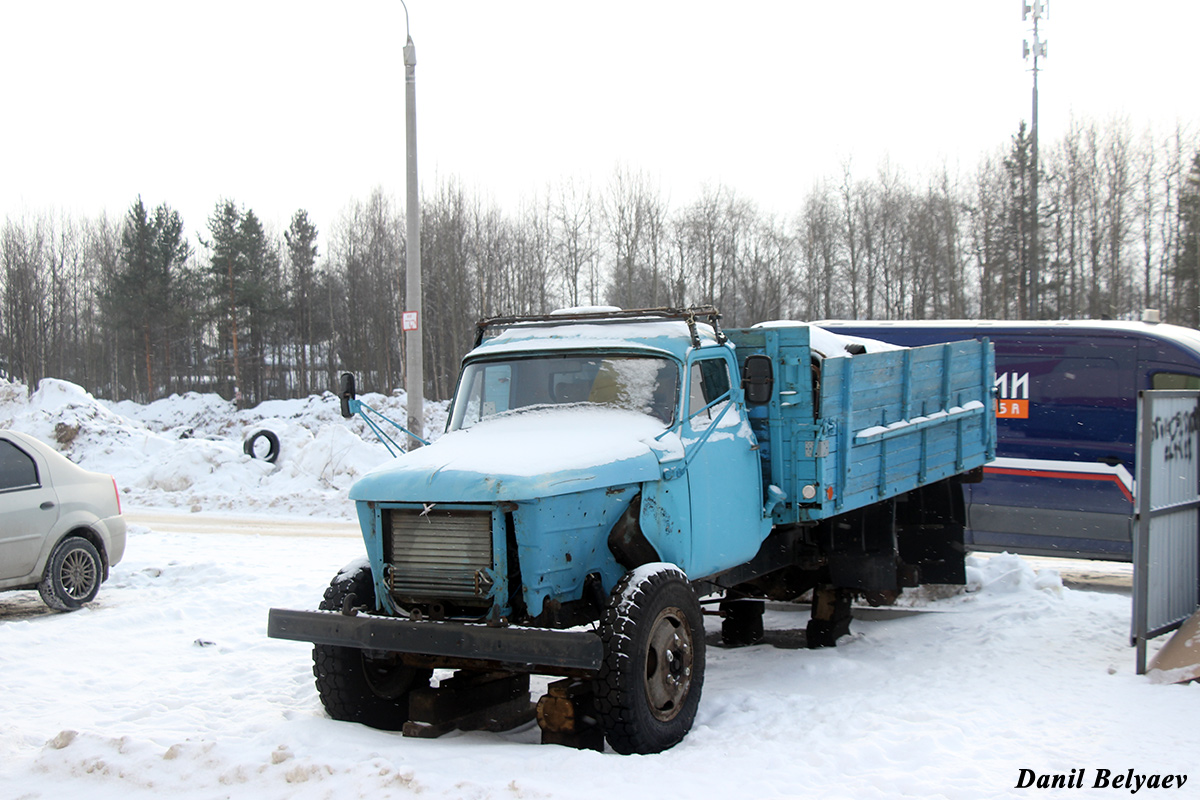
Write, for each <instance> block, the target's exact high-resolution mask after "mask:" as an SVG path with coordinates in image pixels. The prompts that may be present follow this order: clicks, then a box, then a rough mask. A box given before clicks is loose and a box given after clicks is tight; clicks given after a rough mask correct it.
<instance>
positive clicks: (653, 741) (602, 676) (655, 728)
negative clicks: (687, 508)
mask: <svg viewBox="0 0 1200 800" xmlns="http://www.w3.org/2000/svg"><path fill="white" fill-rule="evenodd" d="M600 636H601V639H602V640H603V642H604V662H603V664H602V665H601V667H600V671H599V674H598V675H597V677H596V710H597V712H598V713H599V716H600V722H601V725H602V726H603V728H604V736H605V738H606V739H607V740H608V743H609V744H610V745H611V746H612V748H613V750H616V751H617V752H618V753H623V754H630V753H658V752H661V751H663V750H666V749H668V748H670V747H673V746H674V745H676V744H678V743H679V742H680V741H681V740H682V739H683V737H684V736H686V735H687V732H688V731H689V730H691V727H692V721H693V720H694V719H695V717H696V708H697V706H699V704H700V691H701V688H702V686H703V685H704V620H703V617H702V616H701V613H700V603H699V601H698V600H697V598H696V594H695V592H693V591H692V588H691V586H689V585H688V581H687V576H686V575H684V574H683V572H681V571H680V570H679V569H678V568H677V567H674V566H672V565H669V564H647V565H645V566H643V567H639V568H637V569H635V570H634V571H632V572H630V573H628V574H626V575H625V577H624V578H622V579H621V580H620V582H618V583H617V585H616V587H615V588H614V589H613V592H612V596H611V597H610V598H609V602H608V607H607V608H606V609H605V611H604V617H603V619H602V621H601V625H600Z"/></svg>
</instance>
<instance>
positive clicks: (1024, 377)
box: [816, 320, 1200, 561]
mask: <svg viewBox="0 0 1200 800" xmlns="http://www.w3.org/2000/svg"><path fill="white" fill-rule="evenodd" d="M816 324H818V325H820V326H821V327H825V328H828V329H830V330H833V331H836V332H838V333H843V334H851V335H857V336H867V337H870V338H873V339H881V340H883V341H885V342H891V343H894V344H898V345H904V346H909V347H912V346H918V345H924V344H932V343H935V342H948V341H956V340H960V339H970V338H978V339H982V338H984V337H987V338H988V339H990V340H991V341H992V342H994V343H995V346H996V390H997V392H996V393H997V406H996V414H997V421H996V423H997V425H996V427H997V437H998V438H997V448H996V454H997V458H996V460H995V461H994V462H992V463H991V464H988V465H987V467H985V468H984V472H985V474H986V479H985V480H984V481H982V482H981V483H977V484H967V485H964V487H963V489H964V492H965V497H964V499H965V500H966V503H967V526H968V529H967V532H966V544H967V546H968V547H971V548H973V549H977V550H1008V551H1012V552H1019V553H1024V554H1030V555H1056V556H1070V557H1081V558H1099V559H1107V560H1114V561H1129V560H1130V559H1131V558H1132V535H1131V527H1130V521H1131V519H1132V516H1133V476H1134V475H1135V474H1136V472H1135V470H1134V449H1135V446H1136V441H1137V394H1138V392H1139V391H1141V390H1143V389H1197V388H1200V332H1197V331H1196V330H1193V329H1191V328H1182V327H1179V326H1176V325H1164V324H1150V323H1143V322H1100V321H1067V322H987V321H973V320H967V321H956V322H851V321H826V322H819V323H816Z"/></svg>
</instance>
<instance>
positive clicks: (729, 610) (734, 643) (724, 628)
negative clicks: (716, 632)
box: [721, 599, 766, 647]
mask: <svg viewBox="0 0 1200 800" xmlns="http://www.w3.org/2000/svg"><path fill="white" fill-rule="evenodd" d="M765 608H766V602H765V601H763V600H757V599H738V600H722V601H721V614H722V615H723V617H724V619H722V620H721V641H722V642H723V643H724V644H725V645H726V646H727V647H746V646H747V645H752V644H758V643H759V642H761V641H762V640H763V635H764V631H763V611H764V610H765Z"/></svg>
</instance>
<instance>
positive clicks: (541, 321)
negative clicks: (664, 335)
mask: <svg viewBox="0 0 1200 800" xmlns="http://www.w3.org/2000/svg"><path fill="white" fill-rule="evenodd" d="M697 318H700V319H701V320H706V321H707V322H708V323H709V324H710V325H712V327H713V330H714V331H716V335H717V341H718V342H719V343H721V344H724V343H725V333H724V331H722V330H721V324H720V322H719V320H720V319H721V312H719V311H717V309H716V308H715V307H714V306H695V307H692V308H631V309H616V310H612V311H579V312H572V313H568V314H518V315H510V316H502V317H488V318H485V319H481V320H479V321H478V322H477V323H475V346H476V347H478V346H479V345H480V344H482V343H483V339H484V336H486V334H487V332H488V331H489V330H491V329H494V328H501V327H508V326H512V325H522V326H528V327H550V326H554V325H562V324H569V323H575V322H590V323H595V324H600V325H604V324H613V323H619V322H629V321H643V322H657V321H660V320H682V321H684V322H686V323H687V326H688V331H689V332H690V333H691V335H692V345H693V346H695V347H699V346H700V334H699V332H698V331H697V330H696V319H697Z"/></svg>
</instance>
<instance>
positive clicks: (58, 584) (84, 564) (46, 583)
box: [38, 536, 102, 611]
mask: <svg viewBox="0 0 1200 800" xmlns="http://www.w3.org/2000/svg"><path fill="white" fill-rule="evenodd" d="M101 569H102V567H101V563H100V553H99V552H98V551H97V550H96V548H95V546H94V545H92V543H91V542H89V541H87V540H86V539H81V538H79V537H77V536H71V537H68V538H66V539H63V540H62V541H61V542H59V543H58V546H57V547H55V548H54V552H53V553H51V554H50V561H49V563H48V564H46V573H45V575H43V576H42V582H41V583H40V584H38V593H39V594H41V596H42V600H43V601H44V602H45V603H46V605H48V606H50V607H51V608H53V609H55V610H57V611H74V610H76V609H78V608H81V607H82V606H83V605H84V604H85V603H90V602H91V601H92V600H94V599H96V594H97V593H98V592H99V591H100V576H101Z"/></svg>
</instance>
